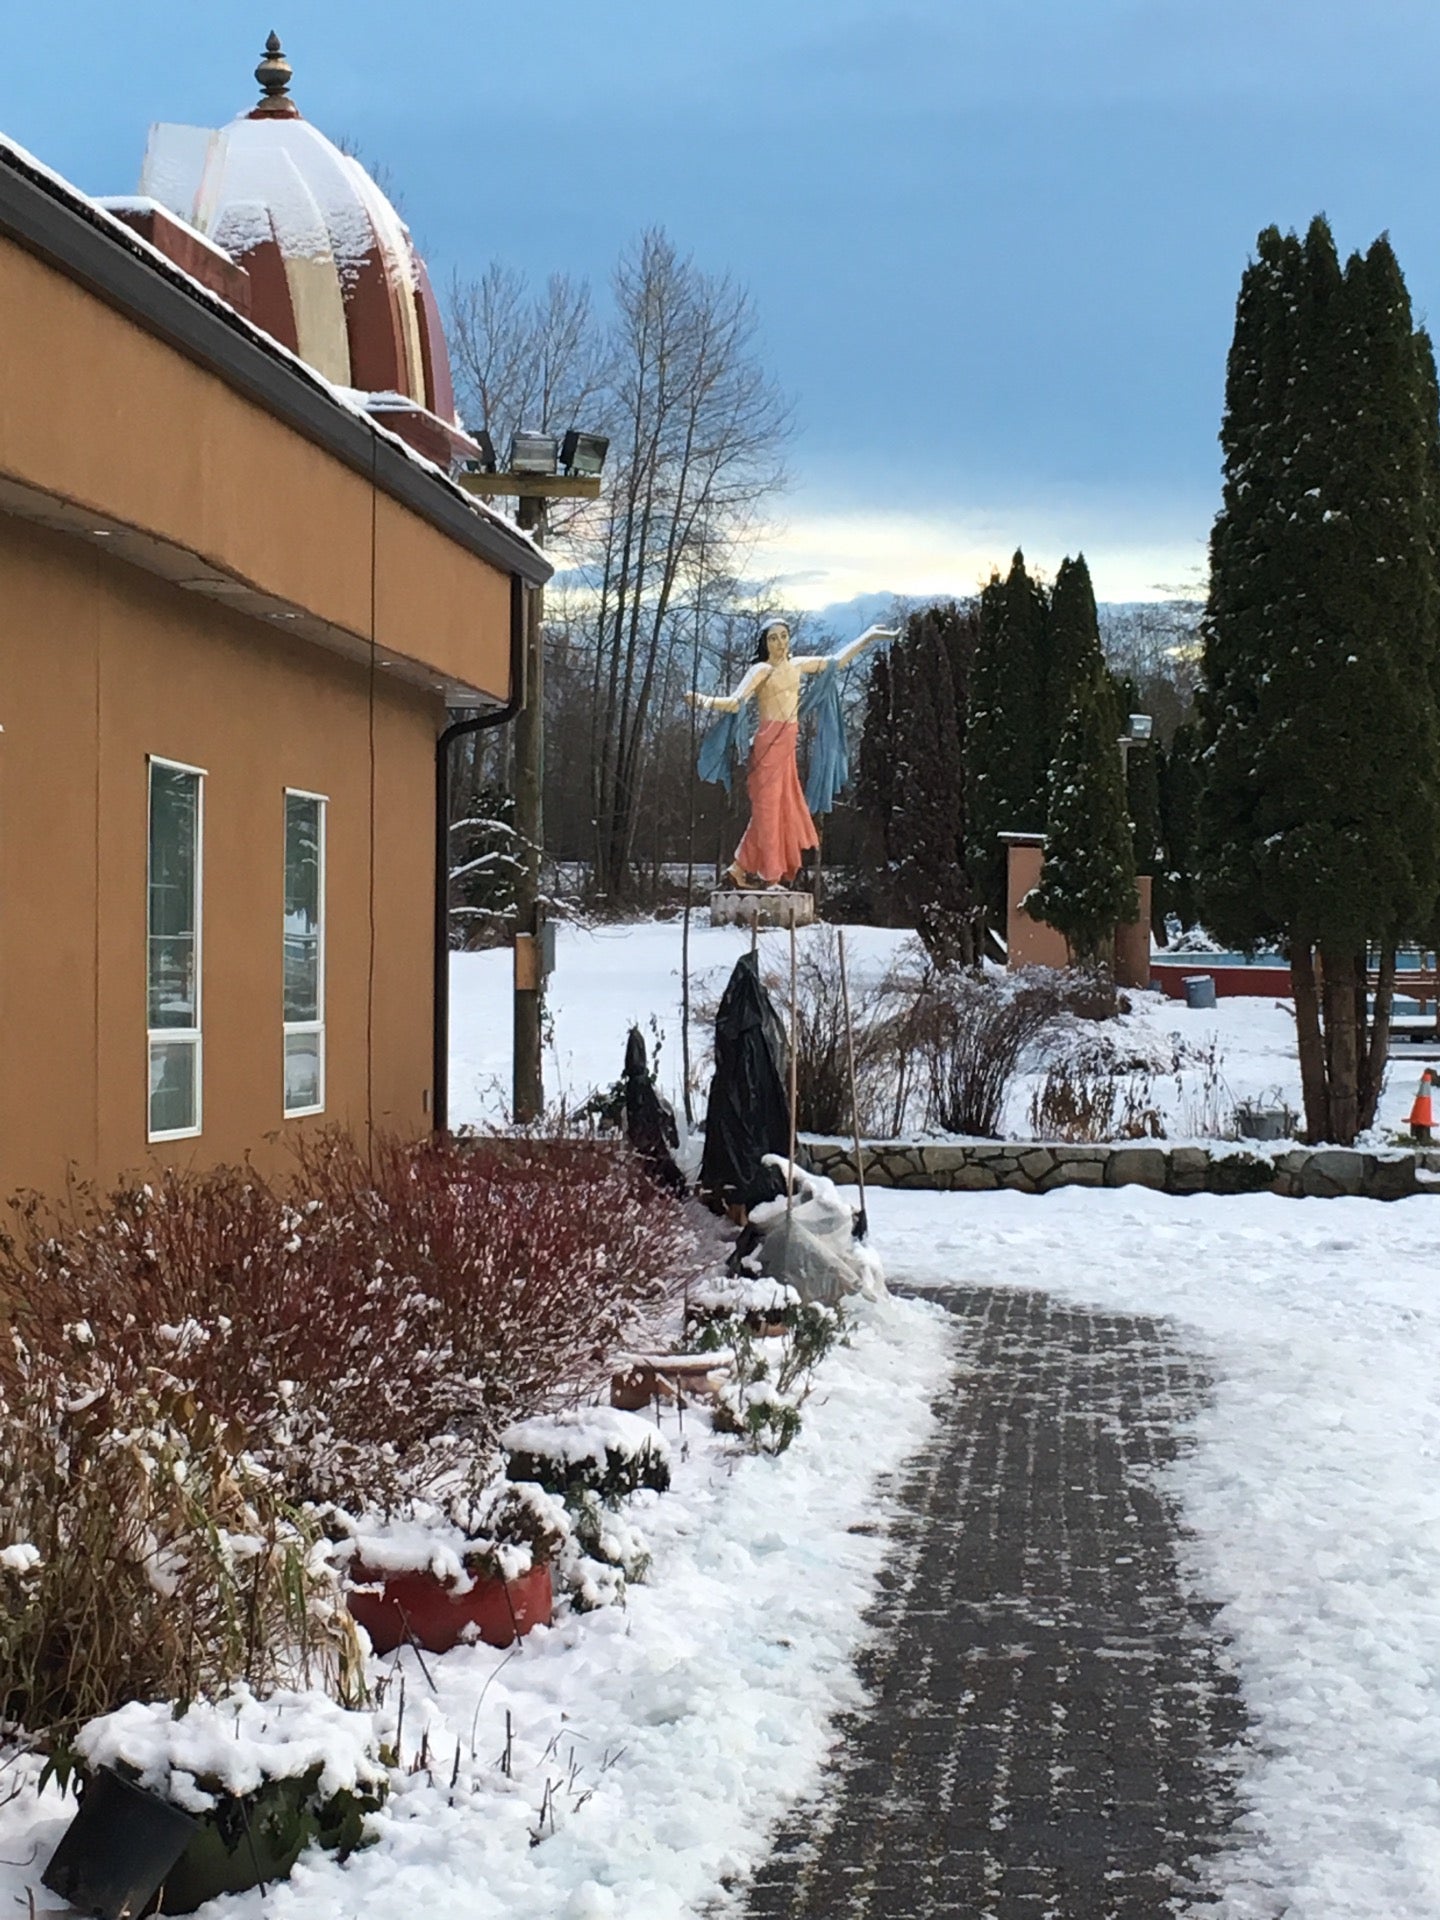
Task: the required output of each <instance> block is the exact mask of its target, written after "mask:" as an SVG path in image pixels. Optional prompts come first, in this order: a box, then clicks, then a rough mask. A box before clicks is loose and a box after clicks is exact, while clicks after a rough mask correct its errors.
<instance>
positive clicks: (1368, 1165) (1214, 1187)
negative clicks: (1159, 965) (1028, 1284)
mask: <svg viewBox="0 0 1440 1920" xmlns="http://www.w3.org/2000/svg"><path fill="white" fill-rule="evenodd" d="M861 1151H862V1153H863V1154H864V1156H865V1179H866V1182H867V1184H868V1185H870V1186H875V1187H906V1188H911V1189H914V1190H917V1191H926V1192H931V1193H936V1192H938V1193H993V1192H995V1191H997V1190H998V1189H999V1188H1001V1187H1007V1188H1011V1189H1013V1190H1014V1191H1016V1192H1019V1193H1052V1192H1053V1191H1054V1190H1055V1188H1057V1187H1153V1188H1154V1189H1155V1190H1156V1192H1159V1193H1279V1194H1284V1195H1286V1196H1288V1197H1290V1198H1298V1197H1300V1196H1302V1195H1305V1196H1311V1197H1314V1198H1317V1199H1330V1198H1333V1197H1334V1196H1336V1195H1338V1194H1355V1195H1359V1196H1361V1197H1362V1198H1364V1199H1368V1200H1403V1199H1406V1198H1407V1197H1408V1196H1409V1195H1411V1194H1416V1193H1437V1192H1440V1149H1431V1150H1426V1149H1424V1148H1421V1149H1418V1150H1417V1151H1415V1152H1408V1151H1405V1150H1404V1149H1396V1150H1392V1151H1390V1152H1387V1153H1383V1154H1380V1153H1361V1152H1359V1151H1356V1150H1354V1149H1351V1148H1348V1147H1313V1148H1312V1147H1291V1148H1288V1149H1286V1150H1285V1151H1284V1152H1282V1153H1277V1154H1274V1155H1270V1154H1259V1153H1251V1152H1247V1151H1246V1150H1244V1149H1243V1148H1235V1147H1231V1146H1228V1145H1225V1146H1219V1145H1217V1147H1215V1148H1214V1149H1211V1148H1208V1147H1167V1146H1165V1145H1163V1144H1161V1143H1158V1142H1157V1143H1150V1144H1145V1145H1137V1144H1135V1143H1132V1142H1128V1141H1127V1142H1123V1143H1121V1144H1119V1145H1116V1146H1096V1147H1071V1146H1063V1145H1053V1146H1041V1145H1039V1144H1038V1143H1037V1142H1034V1141H1025V1140H996V1141H982V1142H976V1143H966V1144H964V1145H960V1144H942V1143H939V1142H935V1143H932V1144H928V1145H924V1146H905V1145H902V1144H901V1143H899V1142H896V1141H887V1140H873V1141H866V1142H864V1143H862V1147H861ZM799 1158H800V1159H801V1160H802V1161H803V1162H804V1163H805V1165H807V1166H808V1167H809V1168H810V1169H811V1171H812V1172H814V1173H823V1174H825V1175H827V1176H828V1177H829V1178H830V1179H831V1180H834V1181H836V1182H838V1183H839V1184H840V1185H841V1186H854V1185H855V1184H856V1180H855V1149H854V1145H853V1143H851V1144H847V1143H846V1142H844V1141H841V1140H824V1139H820V1138H818V1137H815V1136H808V1135H802V1137H801V1140H800V1144H799ZM1427 1176H1429V1177H1428V1178H1427Z"/></svg>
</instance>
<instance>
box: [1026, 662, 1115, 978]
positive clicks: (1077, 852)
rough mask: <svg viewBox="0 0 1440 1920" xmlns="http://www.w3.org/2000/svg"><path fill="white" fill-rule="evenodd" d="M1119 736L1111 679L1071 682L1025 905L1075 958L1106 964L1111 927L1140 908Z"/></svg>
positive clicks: (1095, 676)
mask: <svg viewBox="0 0 1440 1920" xmlns="http://www.w3.org/2000/svg"><path fill="white" fill-rule="evenodd" d="M1119 740H1120V715H1119V710H1118V708H1117V706H1116V702H1115V695H1114V692H1113V690H1112V688H1111V684H1110V677H1109V675H1108V674H1107V673H1105V672H1104V671H1103V669H1101V670H1097V671H1094V672H1092V673H1091V674H1090V675H1089V676H1088V677H1087V678H1086V679H1085V680H1082V682H1081V683H1080V685H1079V686H1078V687H1077V689H1076V693H1075V701H1074V704H1073V705H1072V707H1071V709H1070V712H1069V714H1068V715H1067V717H1066V721H1065V725H1064V727H1063V728H1062V729H1061V733H1060V745H1059V748H1058V749H1057V751H1056V755H1055V764H1054V767H1053V769H1052V771H1051V781H1050V816H1049V822H1048V825H1047V828H1046V838H1045V864H1044V866H1043V868H1042V869H1041V873H1040V884H1039V886H1038V887H1036V889H1035V891H1034V892H1033V894H1031V896H1030V898H1029V901H1028V903H1027V910H1028V911H1029V912H1030V913H1031V914H1033V915H1034V916H1035V917H1036V918H1037V919H1040V920H1044V921H1047V922H1048V923H1049V925H1050V926H1052V927H1055V928H1058V930H1059V931H1060V932H1061V933H1063V934H1064V935H1065V938H1066V940H1067V941H1068V942H1069V944H1070V952H1071V954H1072V956H1073V958H1074V959H1075V960H1076V961H1077V962H1079V963H1080V964H1081V965H1089V966H1103V967H1106V968H1109V967H1111V966H1113V964H1114V954H1115V929H1116V927H1117V926H1119V925H1120V923H1121V922H1122V921H1126V920H1133V919H1134V917H1135V914H1136V913H1137V912H1138V910H1139V902H1138V899H1137V896H1136V891H1135V850H1134V842H1133V839H1132V836H1131V830H1130V820H1129V816H1128V814H1127V812H1126V807H1125V780H1124V775H1123V773H1122V772H1121V766H1120V745H1119Z"/></svg>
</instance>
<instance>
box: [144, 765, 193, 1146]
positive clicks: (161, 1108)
mask: <svg viewBox="0 0 1440 1920" xmlns="http://www.w3.org/2000/svg"><path fill="white" fill-rule="evenodd" d="M149 773H150V807H149V814H150V819H149V846H148V854H147V859H146V943H145V971H146V982H145V988H146V1007H147V1011H146V1027H147V1030H148V1035H149V1095H148V1099H149V1106H148V1134H149V1138H150V1139H152V1140H180V1139H184V1138H185V1137H186V1136H187V1135H190V1134H196V1133H199V1131H200V1124H201V1100H200V1093H201V1039H200V958H201V955H200V902H201V877H202V875H201V859H202V853H203V826H204V787H205V774H204V770H203V768H200V767H187V766H183V765H182V764H180V763H179V762H178V761H175V760H161V759H158V758H157V757H156V756H155V755H154V754H151V756H150V760H149Z"/></svg>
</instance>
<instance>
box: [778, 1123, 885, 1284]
mask: <svg viewBox="0 0 1440 1920" xmlns="http://www.w3.org/2000/svg"><path fill="white" fill-rule="evenodd" d="M770 1164H771V1166H773V1167H774V1168H775V1171H776V1174H777V1177H778V1179H779V1181H780V1183H781V1185H782V1186H783V1185H784V1182H785V1176H786V1172H787V1168H786V1164H785V1161H784V1160H783V1159H781V1158H779V1157H778V1156H774V1157H772V1160H771V1163H770ZM767 1171H768V1169H767ZM791 1177H792V1179H793V1181H794V1196H793V1199H792V1200H791V1201H790V1203H789V1204H788V1205H787V1203H786V1200H785V1198H784V1196H783V1194H782V1196H781V1197H780V1198H778V1199H775V1200H770V1201H767V1202H764V1203H763V1204H761V1205H760V1206H757V1207H753V1208H752V1209H751V1211H750V1225H751V1226H752V1227H753V1228H754V1229H755V1230H756V1231H757V1232H758V1233H759V1235H760V1241H759V1245H758V1247H757V1248H756V1250H755V1251H754V1252H753V1253H752V1254H751V1256H750V1259H749V1261H748V1262H747V1265H748V1266H749V1267H750V1268H751V1269H752V1270H753V1271H755V1272H758V1273H763V1274H768V1275H769V1276H771V1277H772V1278H773V1279H776V1280H783V1281H784V1282H785V1283H786V1285H787V1286H791V1287H793V1288H794V1289H795V1291H796V1292H797V1293H798V1294H799V1296H800V1298H801V1299H802V1300H818V1301H820V1302H822V1303H823V1304H824V1305H825V1306H828V1307H833V1306H834V1305H836V1303H837V1302H838V1301H840V1300H843V1299H845V1298H846V1296H847V1295H849V1294H856V1293H858V1294H864V1295H865V1296H866V1297H867V1298H869V1299H872V1300H873V1299H874V1298H875V1297H876V1295H877V1294H878V1293H879V1292H881V1291H882V1290H883V1286H884V1275H883V1273H882V1271H881V1267H880V1263H879V1261H878V1260H877V1259H876V1258H875V1256H874V1254H873V1253H871V1252H870V1251H869V1250H868V1249H867V1248H865V1247H862V1246H860V1245H859V1244H858V1243H857V1242H856V1239H855V1212H854V1209H853V1208H852V1207H851V1205H850V1203H849V1201H848V1200H847V1199H846V1198H845V1196H844V1195H843V1194H842V1193H841V1192H840V1190H839V1188H838V1187H837V1186H836V1185H835V1184H834V1182H833V1181H831V1180H827V1179H825V1178H824V1177H823V1176H822V1175H819V1174H813V1173H807V1172H806V1171H805V1169H804V1168H803V1167H796V1168H795V1169H794V1171H793V1174H792V1176H791Z"/></svg>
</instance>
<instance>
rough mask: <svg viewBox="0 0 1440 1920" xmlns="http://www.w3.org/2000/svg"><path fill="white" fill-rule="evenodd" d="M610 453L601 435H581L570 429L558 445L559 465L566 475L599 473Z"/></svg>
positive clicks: (576, 430)
mask: <svg viewBox="0 0 1440 1920" xmlns="http://www.w3.org/2000/svg"><path fill="white" fill-rule="evenodd" d="M609 451H610V442H609V440H608V439H607V438H606V436H605V435H604V434H603V433H581V432H580V431H579V430H578V429H577V428H575V427H571V429H570V431H569V432H568V433H567V434H566V436H565V438H564V439H563V440H562V441H561V443H560V464H561V466H562V467H564V469H565V471H566V472H567V473H583V474H592V473H599V471H600V469H601V468H602V467H603V466H604V464H605V456H606V454H607V453H608V452H609Z"/></svg>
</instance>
